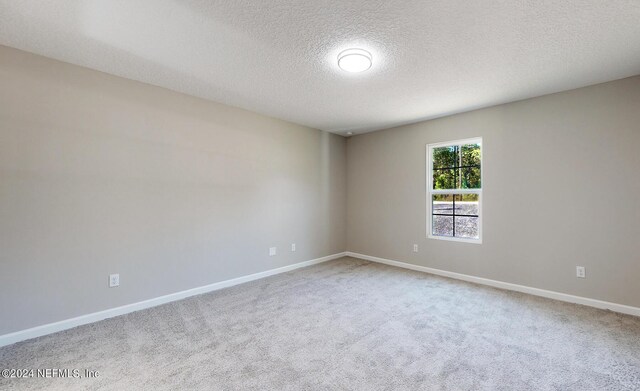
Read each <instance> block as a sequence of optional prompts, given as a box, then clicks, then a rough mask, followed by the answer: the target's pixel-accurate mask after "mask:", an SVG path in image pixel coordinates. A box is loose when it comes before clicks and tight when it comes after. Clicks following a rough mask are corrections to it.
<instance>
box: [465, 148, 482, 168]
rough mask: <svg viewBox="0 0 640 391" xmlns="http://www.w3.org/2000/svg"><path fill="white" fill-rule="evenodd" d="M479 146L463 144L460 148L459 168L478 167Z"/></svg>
mask: <svg viewBox="0 0 640 391" xmlns="http://www.w3.org/2000/svg"><path fill="white" fill-rule="evenodd" d="M480 154H481V150H480V144H464V145H461V146H460V155H461V158H460V159H461V164H460V166H463V167H464V166H480Z"/></svg>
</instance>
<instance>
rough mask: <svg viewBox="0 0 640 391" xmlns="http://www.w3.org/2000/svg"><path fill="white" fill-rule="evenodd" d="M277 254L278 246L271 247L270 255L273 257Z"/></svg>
mask: <svg viewBox="0 0 640 391" xmlns="http://www.w3.org/2000/svg"><path fill="white" fill-rule="evenodd" d="M274 255H276V248H275V247H269V256H270V257H272V256H274Z"/></svg>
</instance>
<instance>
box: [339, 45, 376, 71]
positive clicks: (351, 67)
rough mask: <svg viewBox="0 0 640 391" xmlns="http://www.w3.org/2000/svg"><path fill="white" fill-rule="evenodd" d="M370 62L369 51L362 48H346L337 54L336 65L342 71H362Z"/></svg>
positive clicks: (369, 65)
mask: <svg viewBox="0 0 640 391" xmlns="http://www.w3.org/2000/svg"><path fill="white" fill-rule="evenodd" d="M371 64H372V62H371V53H369V52H368V51H366V50H363V49H347V50H343V51H342V52H340V54H338V66H339V67H340V69H342V70H343V71H347V72H352V73H357V72H364V71H366V70H367V69H369V68H371Z"/></svg>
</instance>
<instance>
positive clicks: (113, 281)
mask: <svg viewBox="0 0 640 391" xmlns="http://www.w3.org/2000/svg"><path fill="white" fill-rule="evenodd" d="M117 286H120V274H109V288H115V287H117Z"/></svg>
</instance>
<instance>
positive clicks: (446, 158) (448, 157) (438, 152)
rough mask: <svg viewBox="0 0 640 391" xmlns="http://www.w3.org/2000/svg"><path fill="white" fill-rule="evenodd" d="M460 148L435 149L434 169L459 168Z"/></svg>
mask: <svg viewBox="0 0 640 391" xmlns="http://www.w3.org/2000/svg"><path fill="white" fill-rule="evenodd" d="M457 151H458V147H457V146H450V147H441V148H433V168H451V167H456V166H458V165H457V164H456V162H457V160H458V156H457V155H458V154H457Z"/></svg>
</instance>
